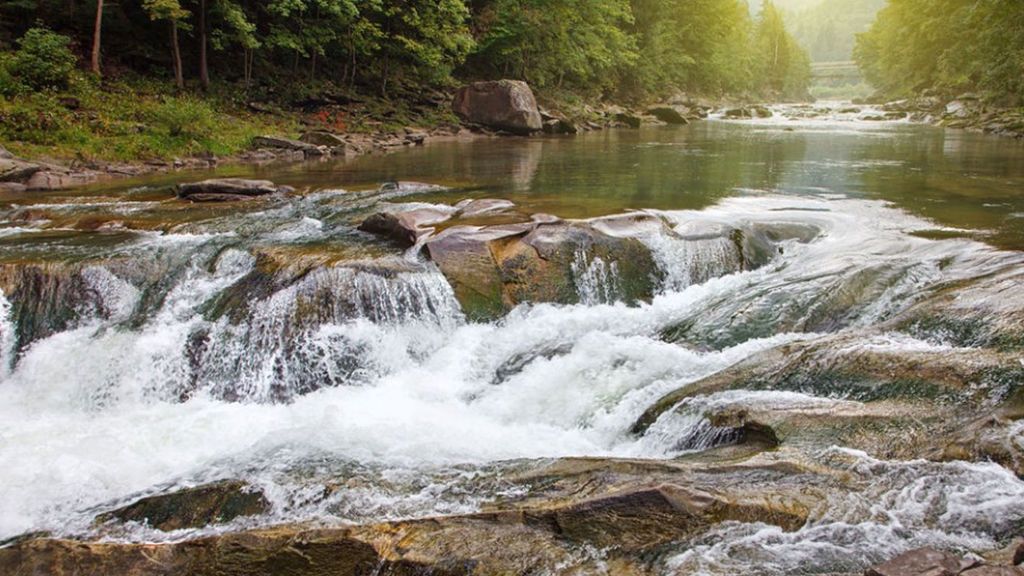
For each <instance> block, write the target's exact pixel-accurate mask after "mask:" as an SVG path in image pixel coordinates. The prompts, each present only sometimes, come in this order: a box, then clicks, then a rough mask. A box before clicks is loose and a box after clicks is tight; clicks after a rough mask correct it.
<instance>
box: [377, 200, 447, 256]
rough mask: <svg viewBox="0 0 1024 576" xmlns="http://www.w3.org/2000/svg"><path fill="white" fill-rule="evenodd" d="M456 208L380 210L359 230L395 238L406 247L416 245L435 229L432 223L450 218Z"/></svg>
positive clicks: (438, 222)
mask: <svg viewBox="0 0 1024 576" xmlns="http://www.w3.org/2000/svg"><path fill="white" fill-rule="evenodd" d="M454 214H455V211H454V210H444V209H441V208H434V207H423V208H413V209H408V210H402V209H399V210H396V211H393V212H378V213H376V214H373V215H371V216H370V217H369V218H367V219H366V220H363V222H362V223H361V224H360V225H359V230H362V231H363V232H369V233H371V234H377V235H380V236H384V237H385V238H389V239H391V240H394V241H396V242H398V243H400V244H402V245H403V246H405V247H407V248H408V247H411V246H414V245H415V244H416V243H417V242H418V241H419V239H420V238H421V237H423V236H426V235H428V234H430V233H432V232H433V231H434V228H433V227H432V225H434V224H440V223H442V222H444V221H446V220H448V219H450V218H451V217H452V216H453V215H454Z"/></svg>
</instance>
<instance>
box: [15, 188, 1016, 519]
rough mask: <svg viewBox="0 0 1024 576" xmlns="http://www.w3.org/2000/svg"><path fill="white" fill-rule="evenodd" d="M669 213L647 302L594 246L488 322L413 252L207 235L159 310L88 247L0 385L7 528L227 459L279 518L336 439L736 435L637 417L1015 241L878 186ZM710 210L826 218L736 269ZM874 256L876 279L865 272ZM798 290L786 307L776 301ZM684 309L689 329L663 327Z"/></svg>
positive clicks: (634, 444) (707, 438) (485, 449)
mask: <svg viewBox="0 0 1024 576" xmlns="http://www.w3.org/2000/svg"><path fill="white" fill-rule="evenodd" d="M661 217H663V218H665V219H666V220H667V221H669V222H670V223H672V224H673V227H674V228H675V229H676V231H675V233H673V234H672V235H670V236H667V237H650V238H647V239H646V241H647V242H650V243H651V244H652V246H654V247H655V248H654V249H655V250H656V251H660V252H658V253H659V254H661V256H659V259H660V263H661V265H662V266H664V267H666V274H665V277H666V280H665V281H664V282H665V283H664V285H663V289H662V291H661V293H660V294H659V295H657V296H656V297H655V298H654V300H653V301H652V302H651V303H649V304H640V305H639V306H626V305H624V304H621V303H615V302H614V294H615V289H614V285H615V282H616V276H615V268H614V267H613V266H611V265H608V264H606V263H604V262H601V261H599V260H591V261H588V260H587V259H586V256H585V255H578V256H577V259H576V262H575V264H574V272H575V273H576V281H577V283H578V286H579V290H580V294H581V300H582V302H581V303H580V304H578V305H572V306H564V305H550V304H540V305H527V306H521V307H519V308H517V309H515V310H514V311H512V312H511V313H510V314H509V315H507V316H506V317H505V318H503V319H502V320H500V321H497V322H492V323H470V322H467V321H466V320H465V319H464V318H463V317H462V314H461V312H460V309H459V305H458V302H456V301H455V299H454V297H453V295H452V292H451V288H450V286H449V285H448V283H447V282H446V281H445V279H444V277H443V276H442V275H441V274H440V273H439V272H438V271H437V270H436V269H433V268H432V267H431V266H430V265H429V264H422V263H416V262H408V261H401V260H398V261H389V260H384V261H368V262H365V263H360V262H354V263H352V262H345V263H340V264H337V265H328V266H326V267H325V266H318V267H314V268H312V269H311V270H309V271H304V272H302V273H299V274H298V275H297V276H294V278H293V277H292V276H293V275H292V273H291V272H289V273H288V274H287V275H286V276H287V277H288V278H289V280H287V281H283V280H281V278H280V277H277V279H274V277H268V276H267V275H266V273H265V272H261V270H260V264H259V263H258V262H257V259H255V258H254V257H253V256H252V255H251V254H250V253H249V252H248V251H246V250H241V249H238V248H229V249H222V250H198V251H197V252H195V253H196V254H197V255H196V256H195V257H193V259H192V260H191V261H189V262H188V263H187V264H186V265H184V267H183V269H182V271H181V272H180V273H177V274H176V275H175V278H176V281H175V283H174V284H173V286H172V287H170V288H169V289H167V291H166V294H165V295H164V296H163V297H161V298H157V299H156V300H158V301H159V302H160V305H159V306H158V307H155V308H153V310H152V311H151V312H149V313H148V314H147V315H145V316H144V318H143V319H142V320H141V321H140V320H139V319H138V315H139V310H142V309H144V308H145V307H144V306H143V302H142V301H143V300H144V298H143V293H144V290H141V289H139V288H136V287H134V286H132V285H131V284H130V283H129V282H127V281H125V280H123V279H120V278H118V277H117V276H115V275H113V274H111V273H110V272H109V271H107V270H105V269H103V268H97V267H88V268H86V269H84V270H83V271H82V272H81V277H82V279H83V280H84V282H85V283H86V284H87V286H88V287H89V293H90V294H93V295H94V296H93V297H92V299H91V300H89V301H90V302H91V303H92V304H91V308H89V309H88V310H80V311H79V320H78V322H77V324H75V325H74V326H73V327H71V328H70V329H68V330H66V331H62V332H58V333H56V334H53V335H52V336H49V337H46V338H43V339H40V340H38V341H35V342H33V343H31V344H30V345H29V346H27V347H26V348H25V349H23V350H22V351H21V352H20V353H19V355H18V357H17V359H16V362H15V364H14V367H13V371H12V372H11V373H10V374H8V375H7V376H5V377H4V381H3V385H2V386H0V396H2V402H0V406H2V408H0V412H2V416H3V417H2V419H0V420H2V421H3V422H4V424H3V428H2V430H3V432H2V433H3V437H4V448H3V449H2V450H0V469H2V470H4V471H5V472H4V473H3V474H4V476H5V478H4V482H3V484H4V486H5V489H4V492H3V507H4V509H5V510H8V511H9V513H7V514H5V515H4V516H3V520H2V522H3V525H2V533H3V534H5V535H13V534H16V533H20V532H22V531H26V530H30V529H59V530H63V531H68V532H69V533H74V532H75V531H87V530H88V527H89V522H90V521H91V511H92V510H93V509H94V508H93V507H95V506H99V505H102V504H104V503H106V502H111V501H116V500H117V499H119V498H123V497H125V496H127V495H130V494H135V493H139V492H142V491H145V490H147V489H149V488H151V487H153V486H158V485H166V484H167V483H172V484H173V483H175V482H187V483H193V482H196V481H198V480H199V479H201V478H217V477H225V476H226V477H242V478H244V479H247V480H249V481H251V482H254V483H256V484H257V485H261V486H264V487H265V488H266V492H267V493H268V494H271V495H277V497H278V498H279V500H278V501H277V502H276V504H277V509H278V510H279V511H283V510H292V511H293V512H294V513H295V516H289V515H288V514H283V515H280V514H279V515H278V516H275V517H274V519H275V520H279V521H284V520H300V519H302V518H303V517H304V516H303V515H304V514H309V513H310V512H309V509H306V508H302V507H301V506H300V507H296V506H294V505H288V504H287V502H289V501H291V500H293V499H294V498H296V493H295V490H296V489H297V488H294V487H293V488H287V487H286V486H282V485H278V484H276V482H279V481H280V480H279V479H276V478H278V477H277V476H275V474H276V472H275V471H281V470H289V469H290V470H293V471H298V470H301V469H302V468H303V467H305V466H308V463H309V462H310V461H317V460H323V459H326V461H330V462H337V463H339V465H340V464H343V463H348V464H346V465H360V466H369V467H370V468H371V469H375V470H378V471H383V470H391V471H392V472H390V473H395V474H399V473H403V474H404V473H412V472H411V471H413V470H421V471H427V472H425V473H427V474H428V475H429V474H437V473H439V471H440V470H442V469H443V468H444V467H449V466H457V465H474V466H485V467H486V466H493V465H497V463H499V462H507V461H514V460H521V459H546V458H558V457H566V456H590V457H629V458H655V459H662V458H672V457H674V456H677V455H679V454H681V453H686V452H692V451H699V450H701V449H706V448H710V447H713V446H716V445H721V444H727V443H728V442H729V440H730V439H729V435H728V432H727V431H721V430H715V429H712V428H708V427H707V424H706V422H704V421H703V420H702V419H701V418H700V417H698V416H694V417H689V418H687V417H681V419H680V417H677V418H676V419H675V420H672V419H666V420H665V421H660V422H659V423H658V424H657V425H656V426H655V427H654V428H653V429H652V430H651V431H650V432H649V433H648V434H646V435H644V436H642V437H634V436H633V435H632V434H631V433H630V432H629V430H630V428H631V426H632V424H633V422H634V421H635V420H636V419H637V417H638V416H639V415H640V414H641V413H643V411H644V410H645V409H646V408H647V407H649V406H650V405H651V404H653V403H654V402H655V401H656V400H657V399H658V398H660V397H661V396H663V395H664V394H666V393H668V392H670V391H672V390H675V389H678V388H680V387H681V386H685V384H686V383H687V382H694V381H697V380H699V379H701V378H703V377H706V376H708V375H711V374H713V373H715V372H718V371H720V370H723V369H725V368H727V367H729V366H731V365H733V364H735V363H737V362H739V361H741V360H744V359H746V358H748V357H751V356H752V355H755V354H757V353H758V352H761V351H764V350H768V349H772V348H775V347H777V346H779V345H781V344H785V343H787V342H794V341H799V340H804V339H808V338H813V337H814V336H815V333H814V332H812V331H807V330H806V328H807V327H808V326H809V325H811V324H813V325H814V326H816V327H820V328H821V329H823V330H835V329H838V328H841V327H843V326H854V325H858V324H870V323H874V322H877V321H879V319H881V318H884V317H886V315H889V314H891V313H892V312H893V310H894V309H898V308H901V307H906V306H907V303H908V302H912V301H913V300H914V299H915V298H917V297H918V296H919V295H920V294H921V290H922V286H924V285H926V284H928V283H936V282H938V280H939V277H940V276H941V277H942V278H943V279H956V278H958V277H959V275H961V274H978V273H983V272H984V271H985V270H986V269H987V268H986V267H988V268H991V269H995V268H997V267H998V266H1005V265H1006V262H1007V260H1006V259H1007V258H1009V259H1010V260H1011V261H1012V260H1013V259H1014V258H1015V257H1012V256H1010V255H1007V256H1005V257H1000V258H994V257H992V256H989V255H988V254H987V253H986V252H985V250H984V249H983V248H981V247H980V246H977V245H972V244H970V243H965V242H961V241H944V242H934V241H928V240H923V239H915V238H913V237H911V236H907V235H906V230H907V229H908V228H909V229H912V228H913V227H915V226H923V225H925V224H924V223H920V222H916V221H914V220H913V219H910V218H908V217H907V216H906V215H904V214H901V213H900V212H898V211H895V210H892V209H891V208H888V207H886V206H884V205H883V204H880V203H874V204H872V203H864V202H853V201H843V200H806V199H805V200H800V201H797V200H793V199H787V198H782V197H776V198H773V197H750V198H738V199H733V200H729V201H726V202H724V203H722V204H721V205H719V206H718V207H715V208H712V209H710V210H705V211H701V212H693V213H687V212H665V213H663V214H661ZM696 219H701V220H702V221H710V222H714V223H717V224H716V225H721V226H724V225H729V226H732V227H736V228H744V227H746V228H750V227H756V226H765V225H768V223H774V224H775V225H777V226H778V225H784V226H799V227H801V229H813V230H816V231H817V232H816V233H815V234H814V235H813V237H806V238H803V239H802V240H790V241H787V243H784V244H782V245H781V250H780V251H781V254H777V255H776V256H774V257H773V259H772V260H771V261H770V262H768V263H767V264H766V265H765V266H763V267H761V268H757V269H753V270H742V269H740V268H741V267H740V266H738V265H737V266H733V264H734V263H735V261H736V260H735V259H736V258H739V256H738V255H737V252H736V251H737V248H736V246H735V245H734V244H731V243H730V245H729V246H728V247H726V246H724V245H720V242H719V241H718V240H703V239H698V240H696V244H694V241H693V240H692V239H687V237H686V236H685V235H684V234H681V233H680V230H682V229H681V228H680V227H681V226H683V225H684V224H685V223H688V222H694V221H696ZM686 226H688V227H691V228H692V224H686ZM146 242H152V240H147V241H146ZM205 242H218V238H216V237H214V238H212V239H208V240H205ZM978 255H980V257H979V256H978ZM672 266H675V267H677V268H680V269H682V272H673V268H671V267H672ZM727 266H728V267H729V268H726V267H727ZM878 269H882V270H885V271H887V272H884V273H881V274H878V273H876V272H875V271H876V270H878ZM695 270H696V271H697V272H695ZM701 270H703V271H701ZM865 274H868V275H870V276H871V277H872V278H876V277H877V278H879V280H877V282H879V283H880V285H879V286H878V287H872V288H871V289H870V290H866V291H864V288H862V284H863V283H862V282H861V281H860V280H859V278H860V277H861V275H865ZM837 284H838V285H850V284H852V286H850V288H847V290H852V289H857V290H861V291H864V294H862V293H860V292H856V293H854V294H853V296H851V298H850V299H849V302H848V303H846V306H845V307H844V308H841V309H838V310H837V311H836V316H835V318H837V319H834V320H832V321H831V322H826V323H822V322H816V323H814V322H812V320H813V319H815V318H816V317H817V316H819V315H820V312H819V310H820V307H821V306H823V305H825V304H823V303H822V302H821V298H829V297H830V294H829V291H830V290H832V289H833V287H834V286H836V285H837ZM780 298H782V299H785V301H786V302H787V306H786V308H785V309H784V310H785V313H784V315H782V316H777V317H773V318H767V319H766V318H763V317H759V314H760V313H759V312H758V310H759V309H762V308H763V309H769V308H770V309H772V310H778V309H779V305H778V301H779V299H780ZM151 308H152V307H151ZM5 311H6V314H7V317H8V318H9V315H10V311H9V306H8V307H7V308H6V309H5ZM751 316H754V317H756V319H757V320H758V326H757V328H756V329H750V328H749V326H748V322H749V321H748V320H747V319H746V318H747V317H751ZM724 318H730V320H728V321H723V319H724ZM680 325H684V326H688V327H689V329H688V331H687V332H686V334H685V335H684V336H682V337H681V341H683V342H685V343H686V344H687V345H686V346H680V345H678V344H674V343H669V342H666V341H665V340H664V339H663V335H664V333H666V331H671V330H672V329H674V328H676V327H678V326H680ZM10 326H11V324H10V321H9V320H8V322H7V323H5V324H4V332H3V333H4V334H9V333H10V330H11V328H10ZM709 331H710V332H709ZM723 331H724V332H727V335H725V336H723V335H722V332H723ZM5 338H9V337H7V336H5ZM8 341H9V340H8ZM54 359H59V361H54ZM822 401H824V400H822ZM403 470H405V471H409V472H401V471H403ZM429 471H433V472H429ZM295 473H298V472H295ZM378 473H382V472H378ZM390 473H389V474H390ZM41 475H42V476H41ZM43 477H45V478H47V481H45V482H43V481H42V478H43ZM312 483H313V484H316V480H313V481H312ZM308 489H310V488H309V487H308V486H306V487H304V488H303V489H302V490H308ZM422 489H425V488H422V487H421V490H422ZM398 492H401V491H400V490H399V491H398ZM378 495H379V496H380V497H381V499H382V501H383V502H388V501H391V502H392V504H391V505H388V504H380V505H379V506H377V507H374V506H370V509H378V508H380V509H382V510H386V509H391V510H392V513H390V514H389V513H383V512H382V514H381V516H380V518H390V517H393V516H396V515H397V516H401V515H402V514H407V515H413V516H419V515H430V514H437V513H444V512H445V511H446V510H449V509H448V508H445V507H444V506H447V505H442V506H441V507H439V508H435V507H433V504H432V503H431V501H430V500H429V499H423V500H420V504H419V505H417V504H414V502H415V501H416V500H417V497H416V496H415V493H410V494H405V495H403V494H401V493H396V492H395V491H388V490H385V491H384V492H383V493H379V494H378ZM363 497H364V498H368V497H369V496H368V495H365V494H364V496H363ZM489 497H490V496H478V497H476V498H475V499H472V501H480V500H479V499H480V498H484V499H487V498H489ZM407 498H411V499H412V502H413V503H411V502H410V501H407V500H406V499H407ZM463 504H465V502H463ZM451 505H452V506H455V504H451ZM318 506H319V504H318ZM459 506H462V505H461V504H460V505H459ZM381 507H383V508H381ZM472 507H473V506H472V505H469V504H465V506H463V507H461V508H460V507H458V506H456V508H452V510H454V509H459V510H468V509H471V508H472ZM319 509H320V508H318V510H319ZM348 509H350V508H348ZM317 514H321V512H318V513H317ZM327 517H328V518H334V519H335V521H337V520H348V521H353V520H360V519H361V520H366V519H367V517H366V516H365V515H362V516H358V517H352V518H348V517H346V513H345V512H344V511H343V510H337V511H334V512H331V513H329V514H327ZM69 519H76V520H73V521H69Z"/></svg>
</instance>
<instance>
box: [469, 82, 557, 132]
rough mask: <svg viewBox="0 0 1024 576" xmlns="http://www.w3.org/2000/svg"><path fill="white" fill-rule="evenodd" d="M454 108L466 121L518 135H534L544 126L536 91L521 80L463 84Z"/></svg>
mask: <svg viewBox="0 0 1024 576" xmlns="http://www.w3.org/2000/svg"><path fill="white" fill-rule="evenodd" d="M452 110H453V111H454V112H455V114H456V115H458V117H459V118H461V119H462V120H463V121H465V122H469V123H472V124H480V125H482V126H486V127H488V128H495V129H498V130H505V131H508V132H512V133H515V134H531V133H533V132H537V131H539V130H541V129H542V128H543V127H544V124H543V122H542V121H541V117H540V111H539V110H538V109H537V100H536V98H534V96H533V91H532V90H530V86H529V85H528V84H527V83H526V82H521V81H518V80H497V81H491V82H474V83H473V84H470V85H469V86H464V87H462V88H460V89H459V91H458V92H456V93H455V99H454V101H453V102H452Z"/></svg>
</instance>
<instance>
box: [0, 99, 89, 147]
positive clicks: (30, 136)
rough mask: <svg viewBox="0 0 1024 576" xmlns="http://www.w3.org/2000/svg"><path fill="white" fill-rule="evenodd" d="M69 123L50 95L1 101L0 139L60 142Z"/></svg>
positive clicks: (63, 109)
mask: <svg viewBox="0 0 1024 576" xmlns="http://www.w3.org/2000/svg"><path fill="white" fill-rule="evenodd" d="M71 121H72V119H71V117H70V115H69V114H68V112H67V110H66V109H65V108H64V107H63V106H61V105H60V103H59V102H58V101H57V99H56V97H54V96H53V95H51V94H46V93H36V94H26V95H23V96H20V97H18V98H17V99H14V100H6V99H4V98H0V140H12V141H13V140H17V141H22V142H28V143H32V144H55V143H58V142H60V141H61V140H62V132H63V131H64V130H65V129H66V128H68V127H69V126H70V125H71Z"/></svg>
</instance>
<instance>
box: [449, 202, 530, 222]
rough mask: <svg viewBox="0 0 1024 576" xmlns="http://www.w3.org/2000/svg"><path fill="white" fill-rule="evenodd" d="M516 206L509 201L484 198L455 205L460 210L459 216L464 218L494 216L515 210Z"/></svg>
mask: <svg viewBox="0 0 1024 576" xmlns="http://www.w3.org/2000/svg"><path fill="white" fill-rule="evenodd" d="M515 207H516V205H515V204H514V203H513V202H511V201H509V200H499V199H493V198H484V199H481V200H463V201H462V202H459V203H458V204H456V205H455V208H457V209H458V211H459V212H458V215H459V217H462V218H472V217H475V216H483V215H485V214H494V213H497V212H505V211H507V210H511V209H512V208H515Z"/></svg>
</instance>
